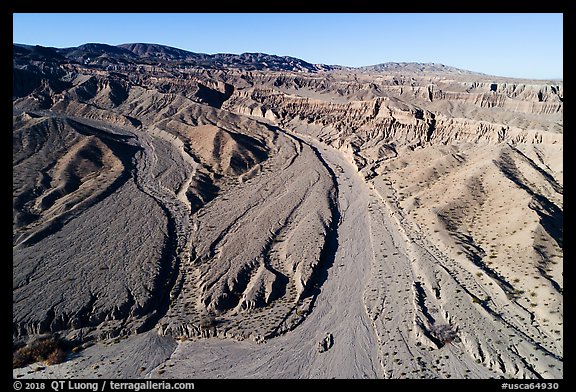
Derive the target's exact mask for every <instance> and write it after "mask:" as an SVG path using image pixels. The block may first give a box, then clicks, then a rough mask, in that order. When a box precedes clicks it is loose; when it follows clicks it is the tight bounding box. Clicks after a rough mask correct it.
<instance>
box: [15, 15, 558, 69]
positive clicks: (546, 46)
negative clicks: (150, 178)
mask: <svg viewBox="0 0 576 392" xmlns="http://www.w3.org/2000/svg"><path fill="white" fill-rule="evenodd" d="M13 21H14V27H13V33H14V36H13V42H16V43H25V44H37V45H43V46H54V47H70V46H78V45H81V44H83V43H87V42H98V43H107V44H111V45H118V44H122V43H132V42H149V43H159V44H164V45H169V46H174V47H177V48H182V49H186V50H190V51H192V52H201V53H244V52H263V53H269V54H277V55H282V56H284V55H286V56H293V57H298V58H301V59H303V60H306V61H308V62H311V63H324V64H339V65H348V66H362V65H373V64H378V63H384V62H388V61H396V62H403V61H415V62H435V63H442V64H445V65H451V66H454V67H458V68H464V69H468V70H471V71H477V72H483V73H486V74H491V75H498V76H510V77H522V78H535V79H549V78H556V79H561V78H562V77H563V68H562V65H563V64H562V63H563V15H562V14H558V13H556V14H552V13H548V14H540V13H538V14H537V13H522V14H510V13H508V14H480V13H469V14H456V13H450V14H440V13H427V14H400V13H391V14H385V13H376V14H360V13H353V14H347V13H331V14H321V13H311V14H305V13H296V14H289V13H278V14H265V13H259V14H250V13H241V14H203V13H197V14H163V13H157V14H144V13H141V14H88V13H86V14H71V13H69V14H32V13H30V14H14V16H13Z"/></svg>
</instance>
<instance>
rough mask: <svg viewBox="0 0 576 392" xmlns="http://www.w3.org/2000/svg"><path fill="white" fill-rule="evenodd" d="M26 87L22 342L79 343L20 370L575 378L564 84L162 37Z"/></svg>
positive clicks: (33, 71)
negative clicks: (191, 44)
mask: <svg viewBox="0 0 576 392" xmlns="http://www.w3.org/2000/svg"><path fill="white" fill-rule="evenodd" d="M88 52H89V53H90V55H88V54H87V53H88ZM111 59H113V60H114V61H112V60H111ZM13 76H14V77H13V79H14V88H13V92H14V93H13V95H14V96H13V270H14V271H13V304H14V313H13V316H12V317H13V339H14V347H15V350H18V349H19V348H21V347H25V346H26V345H27V344H29V343H30V344H31V342H33V341H34V340H36V339H38V338H41V337H42V336H45V335H53V337H56V338H60V339H65V340H66V341H68V343H69V346H68V347H75V348H74V350H75V352H76V354H75V355H74V356H68V357H67V358H66V361H65V362H64V363H62V364H60V365H57V366H48V367H46V368H45V369H44V370H41V371H38V372H36V373H34V372H33V371H32V370H31V369H33V368H31V367H30V366H28V367H24V368H21V369H15V370H14V374H15V376H19V375H30V376H38V377H59V378H64V377H83V378H91V377H92V376H93V375H92V372H93V371H94V370H95V369H100V370H99V371H100V373H98V374H100V375H102V376H110V375H112V374H113V375H114V376H118V377H142V376H150V377H174V378H183V377H202V378H203V377H287V378H297V377H306V378H315V377H320V378H331V377H346V378H487V377H495V378H498V377H499V378H560V377H562V372H563V286H564V284H563V265H562V262H563V160H562V153H563V133H562V132H563V118H562V116H563V85H562V83H561V82H557V81H549V82H547V81H529V80H517V79H505V78H496V77H492V76H489V75H479V74H474V73H472V72H465V71H463V70H457V69H453V68H450V67H439V66H438V65H434V64H432V65H430V64H424V65H420V66H415V65H413V64H412V65H410V64H384V65H380V66H374V67H365V68H360V69H346V68H342V67H334V66H323V65H313V64H308V63H306V62H304V61H302V60H298V59H292V58H281V57H277V56H270V55H263V54H244V55H201V54H194V53H190V52H186V51H182V50H179V49H175V48H167V47H163V46H161V45H149V44H130V45H121V46H118V47H110V46H108V45H99V44H89V45H84V46H82V47H79V48H68V49H53V48H39V47H23V46H15V50H14V71H13ZM210 338H216V339H210ZM262 343H263V344H262ZM91 344H93V345H92V346H90V345H91ZM136 351H137V354H135V355H134V356H131V357H130V361H131V362H130V363H129V364H128V363H127V362H126V353H127V352H136ZM28 372H32V373H30V374H29V373H28Z"/></svg>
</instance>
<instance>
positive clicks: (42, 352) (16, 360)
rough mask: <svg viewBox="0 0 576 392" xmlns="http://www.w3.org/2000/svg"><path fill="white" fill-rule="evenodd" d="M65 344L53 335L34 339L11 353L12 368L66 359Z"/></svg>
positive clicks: (55, 362) (54, 362)
mask: <svg viewBox="0 0 576 392" xmlns="http://www.w3.org/2000/svg"><path fill="white" fill-rule="evenodd" d="M65 346H66V344H65V342H64V341H63V340H60V339H58V338H56V337H54V336H51V337H47V338H41V339H38V340H35V341H33V342H31V343H29V344H27V345H25V346H24V347H20V348H19V349H17V350H16V351H15V352H14V353H13V355H12V368H14V369H15V368H20V367H24V366H26V365H29V364H31V363H34V362H40V361H42V362H44V363H45V364H47V365H55V364H57V363H61V362H64V360H65V359H66V347H65Z"/></svg>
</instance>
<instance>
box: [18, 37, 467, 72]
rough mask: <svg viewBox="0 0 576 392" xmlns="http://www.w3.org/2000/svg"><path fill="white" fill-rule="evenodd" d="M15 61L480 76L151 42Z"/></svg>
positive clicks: (92, 46) (36, 52)
mask: <svg viewBox="0 0 576 392" xmlns="http://www.w3.org/2000/svg"><path fill="white" fill-rule="evenodd" d="M13 58H14V62H15V63H16V64H20V63H29V62H30V61H42V62H53V63H80V64H86V65H99V66H108V65H130V64H132V65H135V64H149V65H174V66H190V67H200V68H219V69H220V68H236V69H242V70H270V71H293V72H319V71H332V70H341V69H348V70H359V71H362V72H375V73H380V72H397V71H402V72H434V73H454V74H478V73H477V72H471V71H467V70H463V69H459V68H455V67H450V66H446V65H443V64H436V63H424V64H423V63H403V62H399V63H397V62H389V63H383V64H377V65H371V66H366V67H358V68H353V67H345V66H339V65H326V64H312V63H309V62H306V61H304V60H301V59H298V58H294V57H290V56H276V55H270V54H265V53H242V54H229V53H217V54H205V53H194V52H190V51H187V50H183V49H178V48H173V47H170V46H165V45H158V44H148V43H131V44H122V45H118V46H113V45H107V44H98V43H88V44H84V45H80V46H78V47H72V48H52V47H43V46H38V45H36V46H34V45H24V44H14V45H13Z"/></svg>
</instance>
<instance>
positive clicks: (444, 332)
mask: <svg viewBox="0 0 576 392" xmlns="http://www.w3.org/2000/svg"><path fill="white" fill-rule="evenodd" d="M430 332H431V333H432V335H433V336H434V337H435V338H436V339H438V341H439V342H440V343H442V345H444V344H448V343H451V342H452V341H454V339H456V338H457V337H458V334H457V332H456V330H455V329H453V328H452V326H451V325H450V324H434V325H433V326H432V328H430Z"/></svg>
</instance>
